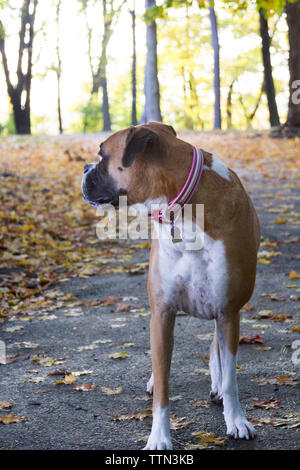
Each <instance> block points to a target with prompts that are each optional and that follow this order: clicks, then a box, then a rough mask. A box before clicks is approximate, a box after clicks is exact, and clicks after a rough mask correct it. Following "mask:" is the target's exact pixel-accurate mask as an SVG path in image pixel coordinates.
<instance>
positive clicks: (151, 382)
mask: <svg viewBox="0 0 300 470" xmlns="http://www.w3.org/2000/svg"><path fill="white" fill-rule="evenodd" d="M153 385H154V377H153V373H152V374H151V377H150V379H149V380H148V382H147V388H146V391H147V393H148V394H149V395H152V394H153Z"/></svg>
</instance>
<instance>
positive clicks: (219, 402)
mask: <svg viewBox="0 0 300 470" xmlns="http://www.w3.org/2000/svg"><path fill="white" fill-rule="evenodd" d="M209 398H210V399H211V401H212V402H213V403H215V404H216V405H222V403H223V398H222V396H221V395H219V393H218V392H213V391H212V390H211V392H210V394H209Z"/></svg>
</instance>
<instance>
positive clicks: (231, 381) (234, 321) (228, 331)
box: [217, 312, 255, 439]
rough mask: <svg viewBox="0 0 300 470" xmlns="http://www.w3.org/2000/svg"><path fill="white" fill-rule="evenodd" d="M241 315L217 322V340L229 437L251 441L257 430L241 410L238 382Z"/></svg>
mask: <svg viewBox="0 0 300 470" xmlns="http://www.w3.org/2000/svg"><path fill="white" fill-rule="evenodd" d="M239 330H240V328H239V314H238V313H236V312H235V313H225V314H224V316H223V317H222V318H219V319H218V320H217V340H218V343H219V349H220V358H221V366H222V398H223V407H224V418H225V422H226V426H227V435H228V436H230V437H233V438H234V439H251V438H254V437H255V429H254V427H253V426H252V424H251V423H249V421H247V418H246V416H245V415H244V412H243V410H242V408H241V405H240V401H239V396H238V386H237V380H236V358H237V349H238V345H239Z"/></svg>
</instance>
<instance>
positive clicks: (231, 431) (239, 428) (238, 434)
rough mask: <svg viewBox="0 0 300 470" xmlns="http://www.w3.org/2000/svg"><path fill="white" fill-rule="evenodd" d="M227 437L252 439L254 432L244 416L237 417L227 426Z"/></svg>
mask: <svg viewBox="0 0 300 470" xmlns="http://www.w3.org/2000/svg"><path fill="white" fill-rule="evenodd" d="M227 436H229V437H231V438H233V439H247V440H249V439H254V437H255V436H256V431H255V429H254V427H253V425H252V424H251V423H249V421H247V419H246V418H245V417H244V416H237V417H236V418H235V419H234V420H233V421H231V422H230V423H228V424H227Z"/></svg>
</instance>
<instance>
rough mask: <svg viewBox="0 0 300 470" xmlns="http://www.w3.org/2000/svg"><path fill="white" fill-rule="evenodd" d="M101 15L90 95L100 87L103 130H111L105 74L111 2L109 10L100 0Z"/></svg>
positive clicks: (111, 11)
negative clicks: (100, 33)
mask: <svg viewBox="0 0 300 470" xmlns="http://www.w3.org/2000/svg"><path fill="white" fill-rule="evenodd" d="M101 3H102V16H103V36H102V43H101V46H102V47H101V56H100V60H99V65H98V68H97V70H96V72H95V73H93V87H92V95H93V94H96V95H98V94H99V90H100V88H102V104H101V109H102V117H103V128H102V130H103V131H110V130H111V119H110V113H109V98H108V90H107V76H106V66H107V46H108V43H109V40H110V38H111V35H112V27H111V26H112V21H113V17H114V14H115V13H116V12H115V11H114V10H113V5H112V3H111V9H110V12H108V11H107V0H102V1H101Z"/></svg>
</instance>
